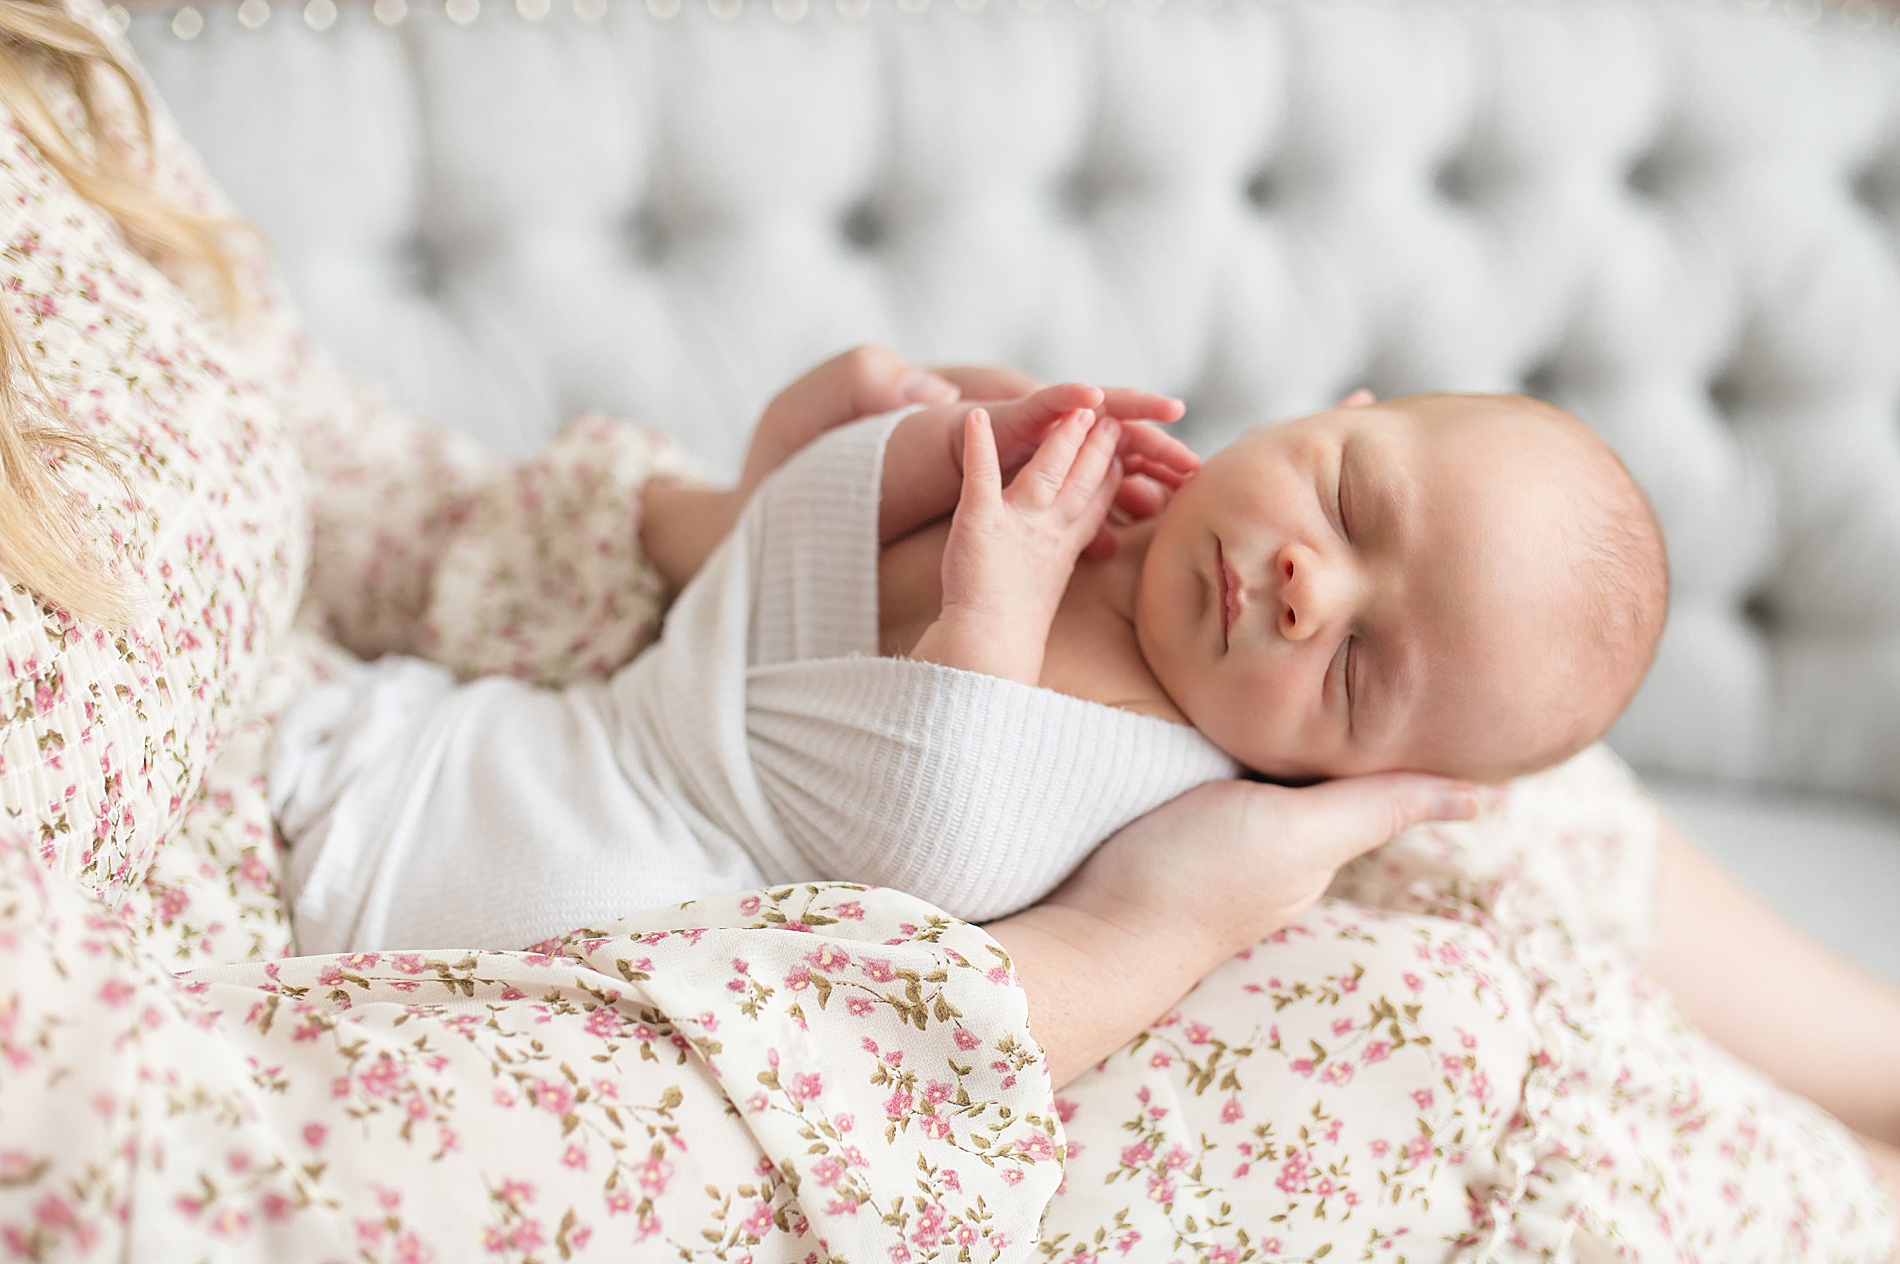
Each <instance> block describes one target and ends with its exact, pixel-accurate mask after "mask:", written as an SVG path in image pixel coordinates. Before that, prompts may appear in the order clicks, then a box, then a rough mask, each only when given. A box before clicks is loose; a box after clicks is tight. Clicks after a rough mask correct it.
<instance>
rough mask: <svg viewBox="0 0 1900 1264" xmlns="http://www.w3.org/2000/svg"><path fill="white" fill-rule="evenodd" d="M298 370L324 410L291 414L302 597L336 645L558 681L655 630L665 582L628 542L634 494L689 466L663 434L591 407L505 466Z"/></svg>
mask: <svg viewBox="0 0 1900 1264" xmlns="http://www.w3.org/2000/svg"><path fill="white" fill-rule="evenodd" d="M309 354H310V355H311V358H312V359H313V360H315V359H317V358H318V357H316V355H315V353H309ZM303 372H304V373H305V375H306V378H307V379H317V380H315V381H310V380H306V382H305V383H304V385H303V387H302V388H301V389H299V390H298V392H297V393H296V394H295V395H293V396H290V398H295V399H297V400H298V401H299V402H300V404H301V403H305V402H309V403H314V404H317V405H319V406H318V407H315V408H300V410H299V416H298V418H297V422H296V424H297V446H298V450H299V452H300V454H301V456H302V458H303V464H304V469H305V471H306V474H307V476H308V478H309V482H310V506H311V514H312V519H313V523H312V526H313V531H312V555H311V566H310V575H309V584H308V587H307V588H306V590H305V598H304V599H305V602H306V605H307V607H311V608H313V609H314V612H315V613H316V614H318V615H319V616H320V618H321V619H322V620H323V622H324V623H325V624H326V625H327V630H328V631H329V632H330V633H331V635H333V636H334V637H335V638H336V639H337V640H338V641H340V642H341V643H342V644H344V645H345V646H347V647H348V648H349V649H351V650H352V651H354V652H355V653H357V654H360V655H363V656H364V657H373V656H375V655H377V654H380V653H386V652H402V653H411V654H420V655H423V656H424V657H427V658H431V659H434V660H436V661H437V662H440V663H442V664H444V665H445V666H447V667H449V668H451V669H452V670H454V671H456V672H457V673H459V674H462V675H465V676H473V675H480V674H483V673H490V672H507V673H510V674H512V675H516V676H522V677H525V678H528V679H530V680H534V681H537V682H539V683H543V684H559V683H563V682H565V681H569V680H573V679H577V678H579V677H582V676H586V675H590V674H599V673H604V672H607V671H610V670H611V669H613V668H614V667H617V666H619V665H620V664H621V663H624V662H626V661H627V660H628V659H630V658H632V657H633V656H634V654H636V653H637V652H639V650H640V649H642V648H643V647H644V646H645V645H646V644H647V643H648V642H649V641H650V640H651V639H652V638H653V635H654V633H655V631H656V630H657V628H658V625H659V622H660V617H661V615H662V614H663V612H664V610H665V602H666V588H665V584H664V582H663V581H662V579H661V578H660V575H659V572H658V571H657V570H656V569H655V568H654V567H653V565H652V563H651V562H650V561H649V560H648V559H647V557H646V555H645V553H644V551H643V550H642V549H641V547H640V491H641V488H642V486H643V485H644V484H645V483H646V481H647V480H648V479H650V478H656V477H657V478H675V479H677V478H690V477H692V476H693V473H692V465H691V462H690V461H689V460H688V458H687V457H686V455H685V454H684V452H683V451H681V449H680V448H679V447H678V446H677V445H676V444H674V443H673V442H672V441H671V440H669V439H665V438H662V437H660V436H657V435H654V434H651V433H649V432H646V431H642V430H640V429H638V428H636V427H634V426H631V425H629V424H627V423H625V422H622V421H618V420H616V419H613V418H609V417H606V416H602V415H600V414H589V415H586V416H582V417H580V418H578V419H577V420H575V421H574V422H572V423H571V424H569V425H568V427H567V428H566V429H565V430H563V431H562V432H561V433H560V434H559V435H558V436H557V437H556V438H555V439H554V440H553V442H551V443H550V444H549V445H548V446H547V447H546V448H544V449H542V450H541V451H540V452H539V453H537V454H535V455H534V456H532V457H529V458H528V459H527V460H525V461H521V462H519V463H515V464H508V463H504V462H500V461H497V460H494V459H493V458H492V457H490V456H489V455H488V454H486V453H485V452H484V451H482V450H481V449H480V448H479V446H478V445H476V444H475V443H473V442H472V441H471V440H469V439H467V438H466V437H464V436H461V435H458V434H455V433H453V432H451V431H450V430H448V429H447V428H445V427H442V426H439V425H436V424H433V423H430V422H427V421H423V420H421V419H418V418H415V417H413V416H410V415H408V414H406V413H404V412H402V411H401V410H400V409H398V408H396V407H395V406H393V405H392V404H391V403H390V402H389V401H388V400H387V399H386V398H385V397H383V396H382V395H381V394H380V393H378V392H374V391H370V390H367V389H364V388H363V387H361V386H359V385H357V384H355V383H353V382H350V381H348V380H347V379H346V378H344V376H343V375H342V374H341V373H339V372H338V371H337V370H336V369H335V368H334V366H332V365H330V364H328V363H327V362H323V363H313V364H310V365H307V366H304V368H303Z"/></svg>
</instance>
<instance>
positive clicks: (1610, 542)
mask: <svg viewBox="0 0 1900 1264" xmlns="http://www.w3.org/2000/svg"><path fill="white" fill-rule="evenodd" d="M1667 599H1668V569H1667V564H1666V562H1665V560H1664V556H1663V546H1662V536H1661V533H1660V531H1659V530H1658V528H1657V525H1656V520H1655V517H1654V515H1653V514H1652V513H1651V512H1650V509H1649V505H1648V503H1647V502H1646V501H1645V500H1644V498H1643V494H1642V492H1641V491H1639V490H1638V489H1637V487H1636V484H1635V483H1634V481H1632V480H1631V478H1630V476H1629V473H1628V471H1626V470H1625V469H1624V468H1623V465H1622V463H1621V462H1620V461H1618V460H1617V458H1616V456H1615V454H1614V453H1612V452H1611V451H1610V449H1609V448H1608V447H1607V446H1606V445H1605V444H1604V443H1603V441H1602V440H1601V439H1599V438H1597V436H1596V435H1595V434H1594V433H1593V432H1592V431H1591V430H1590V428H1589V427H1588V426H1586V425H1584V424H1583V423H1582V422H1581V421H1579V420H1577V419H1576V418H1575V417H1573V416H1571V415H1570V414H1569V413H1567V412H1565V411H1563V410H1562V409H1560V408H1557V407H1556V406H1554V405H1551V404H1546V403H1544V402H1542V401H1540V400H1536V399H1531V398H1529V397H1527V396H1522V395H1413V396H1408V397H1405V398H1402V399H1393V400H1388V401H1385V402H1383V403H1378V404H1368V405H1365V406H1363V407H1353V408H1336V409H1333V410H1331V411H1329V412H1323V413H1317V414H1315V415H1313V416H1311V417H1304V418H1301V419H1299V420H1298V421H1290V422H1284V423H1280V424H1277V425H1269V426H1259V427H1256V428H1254V429H1253V430H1250V431H1248V432H1247V433H1245V434H1243V435H1242V436H1241V437H1240V438H1239V439H1237V440H1235V441H1234V442H1233V443H1232V444H1230V445H1228V446H1227V447H1226V448H1224V449H1222V450H1221V451H1220V452H1218V453H1216V454H1215V455H1214V456H1213V457H1211V458H1209V459H1208V461H1207V463H1206V464H1205V465H1204V466H1202V468H1201V471H1200V472H1199V473H1198V474H1196V475H1195V476H1194V477H1193V478H1192V479H1190V480H1189V481H1188V482H1187V483H1186V485H1184V486H1183V487H1182V488H1181V489H1180V491H1179V492H1177V493H1176V494H1175V497H1174V499H1173V501H1172V502H1171V503H1170V504H1169V506H1168V508H1167V510H1166V512H1165V513H1163V515H1162V516H1161V519H1160V521H1159V523H1158V524H1157V526H1156V528H1155V534H1154V538H1153V541H1152V543H1151V544H1150V546H1149V550H1148V555H1147V560H1146V561H1145V562H1144V563H1143V566H1142V575H1141V589H1140V593H1139V596H1138V597H1137V600H1136V611H1135V630H1136V633H1137V635H1138V637H1139V639H1140V642H1141V649H1142V653H1143V655H1144V656H1145V657H1146V659H1147V661H1148V665H1149V667H1150V668H1151V669H1152V670H1153V671H1154V673H1155V675H1156V677H1157V678H1158V679H1159V680H1160V682H1161V685H1162V687H1163V688H1165V689H1166V690H1167V692H1168V695H1169V697H1170V698H1172V699H1173V700H1174V703H1175V705H1177V706H1178V707H1180V708H1181V710H1182V712H1183V713H1185V714H1186V716H1187V718H1188V720H1189V721H1190V722H1191V723H1192V724H1193V725H1194V726H1195V727H1196V728H1198V729H1200V730H1201V732H1202V733H1204V734H1205V735H1206V736H1207V737H1208V738H1209V739H1211V740H1212V741H1213V742H1215V743H1216V744H1217V745H1219V746H1220V747H1221V748H1222V749H1223V750H1225V751H1226V752H1227V753H1228V754H1230V755H1232V756H1233V757H1234V758H1235V759H1237V760H1239V761H1240V762H1241V763H1243V764H1245V765H1247V766H1248V767H1250V768H1253V769H1255V770H1257V771H1259V772H1261V773H1263V774H1265V775H1267V776H1269V777H1274V778H1277V779H1285V780H1303V779H1309V778H1316V777H1336V776H1347V775H1350V774H1353V773H1362V772H1376V771H1384V770H1389V769H1412V770H1417V771H1422V772H1436V773H1442V774H1445V775H1448V776H1459V777H1470V778H1474V779H1477V780H1482V781H1495V780H1500V779H1502V778H1505V777H1509V776H1514V775H1516V774H1519V773H1523V772H1529V771H1532V770H1534V769H1537V768H1541V767H1544V766H1546V765H1548V764H1551V763H1554V762H1556V761H1557V760H1560V759H1563V758H1565V757H1566V756H1568V755H1570V754H1573V753H1574V752H1576V751H1578V750H1580V749H1582V748H1583V747H1584V746H1587V745H1588V744H1589V743H1591V742H1593V741H1595V740H1596V739H1597V738H1599V737H1601V736H1602V735H1603V734H1604V733H1605V732H1606V731H1607V730H1608V729H1609V727H1610V724H1611V723H1612V722H1613V721H1614V720H1615V719H1616V717H1617V715H1618V714H1619V713H1620V712H1621V711H1622V710H1623V708H1624V706H1625V705H1626V704H1627V703H1628V702H1629V699H1630V696H1631V695H1632V694H1634V693H1635V692H1636V687H1637V685H1638V684H1639V683H1640V682H1641V680H1642V678H1643V674H1644V672H1645V671H1647V670H1648V667H1649V662H1650V659H1651V658H1652V657H1653V656H1654V654H1655V649H1656V641H1657V638H1658V637H1659V636H1660V635H1661V632H1662V625H1663V618H1664V613H1665V608H1666V605H1667Z"/></svg>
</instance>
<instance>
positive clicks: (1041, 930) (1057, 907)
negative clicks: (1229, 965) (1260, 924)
mask: <svg viewBox="0 0 1900 1264" xmlns="http://www.w3.org/2000/svg"><path fill="white" fill-rule="evenodd" d="M985 929H986V930H988V931H989V933H990V935H991V937H992V938H994V939H995V940H996V942H997V943H999V944H1001V945H1002V946H1003V950H1004V951H1005V952H1007V953H1008V954H1009V957H1010V961H1011V962H1012V963H1013V964H1014V965H1015V967H1016V977H1017V979H1018V980H1019V981H1020V982H1021V983H1022V986H1023V991H1024V992H1025V993H1026V994H1027V995H1028V998H1029V1032H1030V1034H1031V1035H1033V1036H1034V1037H1035V1038H1036V1040H1037V1043H1039V1044H1041V1045H1042V1049H1043V1053H1044V1054H1045V1056H1047V1058H1048V1060H1049V1078H1050V1082H1051V1084H1052V1085H1053V1086H1054V1087H1056V1088H1058V1089H1059V1088H1061V1087H1062V1086H1063V1085H1065V1084H1067V1083H1068V1082H1069V1081H1070V1080H1073V1079H1074V1078H1075V1077H1076V1076H1078V1075H1080V1074H1081V1073H1082V1072H1084V1071H1086V1070H1088V1068H1089V1067H1091V1066H1093V1065H1094V1064H1095V1063H1097V1062H1100V1061H1101V1060H1102V1059H1103V1058H1106V1057H1107V1056H1108V1055H1109V1054H1111V1053H1113V1052H1115V1050H1117V1049H1119V1048H1121V1047H1122V1046H1123V1045H1124V1044H1126V1043H1128V1041H1129V1040H1131V1039H1133V1038H1134V1036H1135V1035H1136V1034H1138V1033H1139V1032H1140V1031H1141V1030H1142V1029H1143V1028H1145V1027H1147V1026H1148V1025H1149V1024H1150V1023H1152V1022H1154V1021H1155V1020H1156V1019H1157V1018H1159V1017H1161V1016H1162V1015H1163V1014H1165V1013H1167V1012H1168V1010H1169V1009H1171V1008H1172V1007H1173V1006H1174V1004H1175V1002H1177V1001H1179V1000H1180V999H1181V998H1182V997H1183V996H1186V995H1187V994H1188V992H1190V991H1191V990H1193V988H1194V985H1195V984H1197V983H1199V982H1200V981H1201V979H1202V978H1204V977H1205V976H1206V975H1207V973H1208V971H1210V970H1212V969H1213V968H1214V967H1215V966H1217V965H1219V964H1220V963H1221V962H1223V961H1225V960H1226V959H1227V958H1228V957H1230V956H1232V955H1233V953H1234V951H1236V950H1233V949H1229V948H1227V947H1225V946H1223V945H1219V944H1217V943H1215V942H1214V941H1212V940H1211V939H1210V938H1208V937H1207V936H1205V935H1202V934H1199V933H1197V932H1195V931H1194V930H1193V929H1192V928H1190V927H1185V926H1179V927H1168V928H1165V929H1164V928H1156V930H1155V931H1154V932H1153V933H1149V934H1144V933H1142V931H1141V930H1140V929H1138V927H1137V926H1136V925H1133V924H1130V925H1123V924H1120V923H1118V922H1116V921H1113V920H1110V919H1108V918H1105V917H1103V916H1102V915H1101V914H1099V913H1096V912H1092V911H1089V910H1087V909H1084V908H1078V907H1073V906H1069V905H1065V904H1062V903H1060V902H1059V900H1058V899H1051V900H1050V901H1049V902H1046V903H1043V904H1039V905H1037V906H1036V907H1034V908H1031V909H1025V910H1024V911H1022V912H1021V913H1018V914H1016V915H1015V916H1013V917H1008V918H1005V919H1003V920H1002V921H1000V922H992V923H991V924H990V925H989V926H987V927H985Z"/></svg>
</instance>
